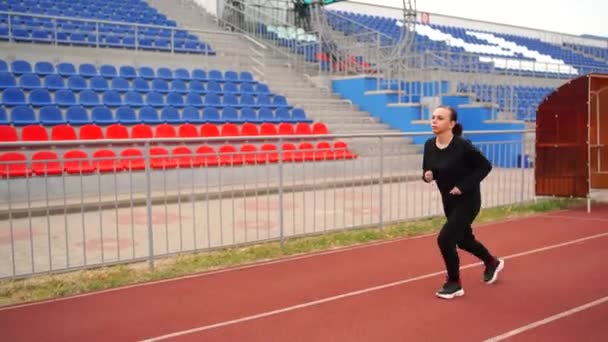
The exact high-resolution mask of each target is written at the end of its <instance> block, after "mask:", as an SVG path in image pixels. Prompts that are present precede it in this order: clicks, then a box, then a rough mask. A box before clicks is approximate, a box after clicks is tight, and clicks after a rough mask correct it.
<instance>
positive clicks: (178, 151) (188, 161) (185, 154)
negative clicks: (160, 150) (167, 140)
mask: <svg viewBox="0 0 608 342" xmlns="http://www.w3.org/2000/svg"><path fill="white" fill-rule="evenodd" d="M173 159H175V160H176V161H177V165H178V166H179V167H180V168H190V167H194V166H199V165H201V163H200V162H199V161H198V159H197V158H196V157H195V156H194V154H193V153H192V150H191V149H190V148H189V147H186V146H178V147H175V148H174V149H173Z"/></svg>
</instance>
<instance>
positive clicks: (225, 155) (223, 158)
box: [218, 144, 243, 165]
mask: <svg viewBox="0 0 608 342" xmlns="http://www.w3.org/2000/svg"><path fill="white" fill-rule="evenodd" d="M218 152H219V154H220V164H221V165H241V164H243V156H242V155H241V154H240V153H239V152H238V151H237V149H236V147H234V146H233V145H229V144H226V145H222V146H220V148H219V150H218Z"/></svg>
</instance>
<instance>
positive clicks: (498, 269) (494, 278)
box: [486, 259, 505, 285]
mask: <svg viewBox="0 0 608 342" xmlns="http://www.w3.org/2000/svg"><path fill="white" fill-rule="evenodd" d="M503 268H505V261H504V260H502V259H501V260H500V262H499V263H498V267H496V271H495V272H494V276H493V277H492V279H490V280H488V281H486V284H488V285H489V284H493V283H494V282H496V280H497V279H498V272H500V271H502V269H503Z"/></svg>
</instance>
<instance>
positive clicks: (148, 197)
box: [144, 142, 154, 269]
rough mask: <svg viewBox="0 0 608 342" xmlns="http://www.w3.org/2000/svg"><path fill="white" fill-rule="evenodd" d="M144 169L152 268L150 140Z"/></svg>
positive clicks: (151, 267) (149, 254) (149, 252)
mask: <svg viewBox="0 0 608 342" xmlns="http://www.w3.org/2000/svg"><path fill="white" fill-rule="evenodd" d="M144 150H145V151H146V152H145V156H144V157H145V161H144V162H145V164H144V167H145V170H146V212H147V217H148V219H147V222H148V264H149V267H150V269H154V232H153V231H152V228H153V227H152V179H151V178H152V175H151V172H150V169H151V166H150V164H151V163H150V142H146V145H145V149H144Z"/></svg>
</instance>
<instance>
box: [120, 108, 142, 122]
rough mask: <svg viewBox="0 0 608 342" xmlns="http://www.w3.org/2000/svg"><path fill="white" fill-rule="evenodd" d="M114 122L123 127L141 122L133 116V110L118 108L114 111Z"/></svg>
mask: <svg viewBox="0 0 608 342" xmlns="http://www.w3.org/2000/svg"><path fill="white" fill-rule="evenodd" d="M116 120H117V121H118V122H119V123H121V124H125V125H133V124H137V123H140V122H141V120H140V119H138V118H137V117H136V116H135V112H134V111H133V109H131V108H129V107H119V108H118V109H117V110H116Z"/></svg>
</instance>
